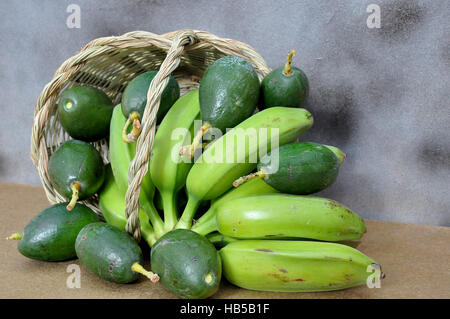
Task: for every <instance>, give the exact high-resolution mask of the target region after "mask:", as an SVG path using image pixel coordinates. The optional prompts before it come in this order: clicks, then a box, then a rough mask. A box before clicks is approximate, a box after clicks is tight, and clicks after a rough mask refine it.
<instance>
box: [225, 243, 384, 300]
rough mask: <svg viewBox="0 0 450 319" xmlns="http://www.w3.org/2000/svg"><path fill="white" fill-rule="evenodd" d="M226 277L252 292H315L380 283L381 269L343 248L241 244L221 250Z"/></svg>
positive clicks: (341, 246) (362, 255) (321, 245)
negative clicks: (368, 282) (378, 281)
mask: <svg viewBox="0 0 450 319" xmlns="http://www.w3.org/2000/svg"><path fill="white" fill-rule="evenodd" d="M220 256H221V258H222V264H223V274H224V276H225V278H226V279H227V280H228V281H229V282H231V283H232V284H234V285H236V286H239V287H242V288H246V289H252V290H263V291H278V292H312V291H329V290H339V289H345V288H349V287H354V286H359V285H364V284H366V283H367V281H368V280H369V281H370V282H371V283H374V284H375V283H376V281H377V280H381V278H382V276H383V274H382V272H381V267H380V265H379V264H378V263H377V262H376V261H375V260H373V259H371V258H369V257H367V256H366V255H364V254H363V253H361V252H359V251H358V250H356V249H354V248H352V247H349V246H346V245H341V244H336V243H326V242H315V241H290V240H239V241H235V242H231V243H229V244H227V245H226V246H225V247H223V248H222V249H221V250H220Z"/></svg>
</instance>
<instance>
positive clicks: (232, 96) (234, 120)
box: [199, 56, 260, 133]
mask: <svg viewBox="0 0 450 319" xmlns="http://www.w3.org/2000/svg"><path fill="white" fill-rule="evenodd" d="M259 91H260V83H259V79H258V75H257V74H256V72H255V70H254V69H253V66H252V64H251V63H250V62H248V61H247V60H245V59H243V58H240V57H237V56H225V57H223V58H220V59H218V60H216V61H215V62H214V63H213V64H211V65H210V66H209V67H208V69H206V72H205V74H204V75H203V78H202V80H201V82H200V89H199V99H200V110H201V115H202V120H203V121H204V122H208V123H209V124H211V126H212V127H215V128H218V129H220V130H221V131H222V133H225V132H226V129H227V128H233V127H235V126H236V125H238V124H239V123H241V122H242V121H243V120H245V119H247V118H248V117H250V116H251V115H252V114H253V112H254V111H255V109H256V106H257V104H258V99H259Z"/></svg>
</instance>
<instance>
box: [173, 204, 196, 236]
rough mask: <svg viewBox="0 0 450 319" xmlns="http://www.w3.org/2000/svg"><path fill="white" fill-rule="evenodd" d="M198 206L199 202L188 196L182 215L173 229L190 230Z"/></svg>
mask: <svg viewBox="0 0 450 319" xmlns="http://www.w3.org/2000/svg"><path fill="white" fill-rule="evenodd" d="M198 206H200V201H199V200H197V199H194V198H193V197H191V196H189V198H188V202H187V204H186V207H185V208H184V211H183V214H182V215H181V218H180V220H179V221H178V223H177V224H176V226H175V229H180V228H182V229H190V228H191V225H192V220H193V219H194V216H195V213H196V212H197V209H198Z"/></svg>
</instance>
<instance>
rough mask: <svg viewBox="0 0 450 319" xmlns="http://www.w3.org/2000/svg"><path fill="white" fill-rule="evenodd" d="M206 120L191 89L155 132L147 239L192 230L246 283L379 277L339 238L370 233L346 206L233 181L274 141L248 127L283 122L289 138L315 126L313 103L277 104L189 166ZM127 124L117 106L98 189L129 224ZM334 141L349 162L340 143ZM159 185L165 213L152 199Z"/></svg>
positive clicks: (106, 205)
mask: <svg viewBox="0 0 450 319" xmlns="http://www.w3.org/2000/svg"><path fill="white" fill-rule="evenodd" d="M199 119H200V106H199V97H198V90H193V91H191V92H189V93H188V94H186V95H185V96H183V97H181V98H179V99H178V101H177V102H176V103H175V104H174V105H173V107H172V108H171V109H170V110H169V112H168V113H167V115H166V116H165V117H164V119H163V121H162V122H161V125H160V126H159V128H158V130H157V132H156V136H155V140H154V145H153V148H152V154H151V159H150V163H149V171H148V173H147V175H146V176H145V177H144V179H143V181H142V185H141V190H142V191H141V196H140V207H141V212H140V214H139V218H140V225H141V233H142V234H143V238H144V239H145V240H146V241H147V242H148V244H149V245H150V246H152V245H153V244H154V243H155V242H156V240H157V239H158V238H160V237H161V236H162V235H163V234H165V233H167V232H169V231H171V230H173V229H180V228H182V229H192V230H193V231H195V232H197V233H199V234H201V235H204V236H206V237H207V238H209V239H210V241H211V242H213V243H214V244H215V245H216V247H218V248H221V249H220V255H221V257H222V261H223V271H224V275H225V277H226V278H227V279H228V280H229V281H230V282H232V283H233V284H235V285H237V286H240V287H244V288H247V289H256V290H266V291H324V290H336V289H343V288H347V287H352V286H356V285H361V284H364V283H365V282H366V280H367V278H368V277H369V275H371V272H373V271H378V274H377V276H378V277H380V276H381V271H379V270H380V267H379V264H378V263H376V262H375V261H374V260H372V259H371V258H369V257H367V256H365V255H364V254H362V253H361V252H359V251H358V250H356V249H354V248H352V247H350V246H349V245H344V244H342V242H347V243H348V242H350V243H353V244H354V243H355V242H357V241H358V240H359V239H360V238H361V237H362V235H363V234H364V232H365V225H364V221H363V220H362V218H361V217H359V216H358V215H357V214H356V213H354V212H352V211H351V210H350V209H348V208H347V207H345V206H343V205H342V204H339V203H337V202H336V201H333V200H330V199H326V198H320V197H313V196H300V195H287V194H282V193H279V192H278V191H277V190H276V189H274V188H273V187H271V186H269V185H268V184H267V183H265V182H264V181H263V180H261V179H253V180H250V181H248V182H247V183H245V184H243V185H241V186H239V187H238V188H234V189H232V185H233V181H235V180H236V179H237V178H239V177H241V176H243V175H245V174H249V173H250V172H252V171H253V170H254V169H255V168H256V165H257V160H259V158H260V156H261V154H260V153H261V150H263V151H265V152H266V153H267V152H269V151H270V150H271V148H272V139H271V138H267V139H265V138H261V137H260V136H259V135H255V136H249V135H248V134H249V133H248V130H247V131H246V129H255V131H257V130H258V129H260V128H267V129H276V130H274V132H277V133H276V137H277V140H278V145H279V146H281V145H284V144H287V143H291V142H294V141H296V140H297V139H298V138H299V136H300V135H301V134H302V133H303V132H305V131H306V130H307V129H309V128H310V127H311V126H312V124H313V118H312V115H311V114H310V113H309V112H308V111H307V110H305V109H301V108H287V107H272V108H268V109H265V110H263V111H261V112H258V113H255V114H254V115H253V116H251V117H250V118H248V119H247V120H244V121H243V122H242V123H240V124H239V125H237V126H236V127H235V128H233V129H232V130H230V131H228V132H227V133H226V134H224V135H223V136H222V137H220V138H218V139H217V140H215V141H214V142H213V143H211V144H210V145H209V147H208V148H207V149H206V150H205V151H204V152H203V154H202V155H201V156H200V157H199V158H198V159H197V160H196V162H195V163H192V162H191V161H192V160H191V159H190V158H189V157H185V156H183V155H180V152H179V150H180V148H181V147H182V146H183V145H188V144H189V143H190V140H191V138H192V136H193V135H194V122H195V121H196V120H199ZM125 122H126V119H125V117H124V116H123V114H122V112H121V111H120V105H119V106H116V108H115V110H114V113H113V116H112V120H111V127H110V140H109V143H110V144H109V147H110V160H111V168H112V169H111V170H109V172H108V173H107V178H106V183H105V186H104V187H103V189H102V191H101V192H100V194H99V201H100V207H101V209H102V212H103V215H104V217H105V219H106V220H107V222H108V223H111V224H113V225H115V226H117V227H119V228H122V229H125V224H126V217H125V192H126V190H127V187H128V168H129V165H130V163H131V161H132V160H133V157H134V155H135V152H136V149H135V147H136V146H135V143H134V144H133V143H131V144H130V143H124V142H123V141H122V128H123V126H124V123H125ZM230 137H231V138H230ZM240 138H244V139H250V138H254V143H248V145H246V146H245V148H244V149H243V150H241V151H242V152H237V148H238V147H239V146H238V145H236V143H234V142H230V141H235V140H239V139H240ZM274 147H275V146H274ZM327 147H329V148H330V149H331V150H332V151H333V153H334V154H335V155H336V157H337V158H338V160H339V162H342V161H343V159H344V157H345V154H344V153H343V152H342V151H341V150H339V149H338V148H335V147H332V146H327ZM263 153H264V152H263ZM230 156H231V157H233V159H234V160H233V161H229V160H227V159H229V158H230ZM211 158H214V161H211ZM251 159H253V160H251ZM155 187H156V189H157V191H158V193H159V194H158V196H159V199H160V201H161V205H160V206H162V211H163V213H162V214H161V215H162V216H161V215H160V213H159V212H158V210H157V209H156V208H155V205H154V197H155ZM183 192H186V193H187V198H188V201H187V204H186V206H185V208H184V211H183V212H182V213H181V214H180V213H179V212H178V207H179V205H178V203H177V201H179V198H180V197H181V196H182V195H184V194H183ZM204 203H209V204H210V206H209V209H207V210H206V212H205V213H204V214H203V215H202V216H200V218H198V220H197V221H196V222H194V223H193V221H194V217H196V214H197V213H198V212H199V211H201V209H199V207H202V204H204ZM203 206H204V205H203ZM330 242H333V243H330ZM368 271H369V272H368ZM375 277H376V276H375ZM376 279H377V278H375V280H376Z"/></svg>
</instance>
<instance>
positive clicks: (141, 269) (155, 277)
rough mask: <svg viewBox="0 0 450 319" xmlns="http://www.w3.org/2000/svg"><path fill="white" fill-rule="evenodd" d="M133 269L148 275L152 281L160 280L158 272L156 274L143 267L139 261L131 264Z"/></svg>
mask: <svg viewBox="0 0 450 319" xmlns="http://www.w3.org/2000/svg"><path fill="white" fill-rule="evenodd" d="M131 270H132V271H134V272H137V273H139V274H141V275H144V276H145V277H147V278H148V279H150V280H151V282H158V281H159V276H158V274H155V273H153V272H151V271H148V270H145V269H144V267H142V266H141V265H140V264H139V263H137V262H136V263H134V264H133V265H132V266H131Z"/></svg>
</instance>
